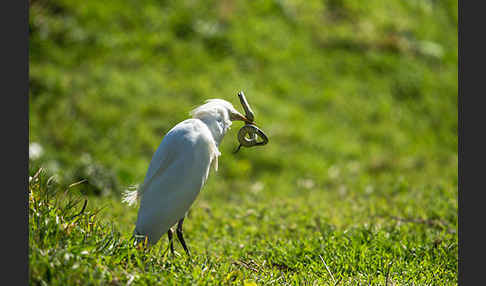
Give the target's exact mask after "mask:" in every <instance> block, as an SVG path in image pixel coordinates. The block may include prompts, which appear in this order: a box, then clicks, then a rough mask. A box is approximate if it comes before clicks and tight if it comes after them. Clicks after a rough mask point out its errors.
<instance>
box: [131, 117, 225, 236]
mask: <svg viewBox="0 0 486 286" xmlns="http://www.w3.org/2000/svg"><path fill="white" fill-rule="evenodd" d="M218 155H219V152H218V150H217V147H216V145H215V142H214V140H213V138H212V135H211V132H210V131H209V129H208V127H207V126H206V125H205V124H204V123H203V122H202V121H200V120H198V119H187V120H185V121H183V122H181V123H179V124H177V125H176V126H175V127H174V128H172V129H171V130H170V131H169V132H168V133H167V134H166V135H165V137H164V139H163V140H162V142H161V143H160V145H159V147H158V148H157V151H156V152H155V154H154V156H153V157H152V160H151V162H150V166H149V168H148V171H147V174H146V176H145V180H144V182H143V184H142V186H141V187H140V189H139V196H141V201H140V208H139V212H138V218H137V224H136V228H135V233H137V234H141V235H147V236H148V239H149V242H150V244H154V243H156V242H157V241H158V240H159V239H160V237H161V236H162V235H163V234H164V233H166V232H167V231H168V229H169V227H171V226H172V225H174V224H175V223H177V221H178V220H180V219H181V218H183V217H184V215H185V213H186V212H187V211H188V209H189V208H190V206H191V205H192V203H193V202H194V200H195V199H196V197H197V195H198V194H199V192H200V190H201V188H202V186H203V185H204V183H205V181H206V179H207V177H208V174H209V168H210V165H211V162H212V161H213V160H217V156H218Z"/></svg>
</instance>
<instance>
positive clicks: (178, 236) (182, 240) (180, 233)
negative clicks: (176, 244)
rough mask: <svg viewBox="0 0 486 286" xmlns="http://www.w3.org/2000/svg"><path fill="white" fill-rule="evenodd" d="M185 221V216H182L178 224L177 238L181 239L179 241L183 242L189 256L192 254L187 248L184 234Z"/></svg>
mask: <svg viewBox="0 0 486 286" xmlns="http://www.w3.org/2000/svg"><path fill="white" fill-rule="evenodd" d="M183 223H184V218H182V219H181V220H180V221H179V223H178V224H177V230H176V233H177V238H178V239H179V241H180V242H181V244H182V247H184V250H185V251H186V253H187V256H190V255H191V254H190V253H189V249H188V248H187V246H186V242H185V241H184V236H183V235H182V224H183Z"/></svg>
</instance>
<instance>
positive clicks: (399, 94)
mask: <svg viewBox="0 0 486 286" xmlns="http://www.w3.org/2000/svg"><path fill="white" fill-rule="evenodd" d="M360 3H361V2H360V1H345V0H342V1H336V0H332V1H229V0H226V1H205V2H201V1H200V2H197V1H144V2H143V4H141V3H140V2H137V1H111V0H108V1H102V2H100V1H65V0H55V1H44V0H36V1H32V2H31V6H30V25H29V26H30V49H29V52H30V94H29V130H30V134H29V140H30V142H31V143H32V142H37V143H39V144H40V145H41V146H42V147H43V153H42V154H41V156H40V157H38V158H32V159H31V160H30V161H29V165H30V166H29V169H30V175H31V176H34V174H35V173H36V172H37V171H38V170H39V167H43V168H44V170H45V171H43V172H41V173H40V174H39V175H38V177H37V178H38V181H36V180H35V179H34V180H33V181H31V184H30V188H29V189H30V204H29V207H30V212H29V230H30V231H29V271H30V278H29V279H30V283H31V284H33V285H37V284H45V285H67V284H77V285H99V284H110V283H111V284H114V285H117V284H120V285H122V284H123V285H125V284H126V283H127V282H128V281H131V283H132V284H133V285H144V284H146V285H148V284H153V283H155V282H159V283H161V284H177V285H179V284H210V285H212V284H232V283H235V284H237V285H243V284H244V283H245V281H246V283H249V284H250V285H251V282H255V283H257V284H258V285H260V284H313V283H316V284H318V285H326V284H329V285H334V284H336V283H337V282H339V283H340V285H360V284H362V285H364V284H366V285H367V284H368V283H371V284H372V285H385V282H386V281H388V284H389V285H392V283H393V284H395V285H425V284H433V285H456V284H457V260H458V258H457V180H458V178H457V163H458V159H457V2H456V1H440V2H438V1H375V0H373V1H367V3H366V5H364V4H360ZM240 90H243V91H244V92H245V95H246V97H247V99H248V101H249V102H250V104H251V106H252V108H253V109H254V111H255V114H256V120H257V122H258V123H259V126H261V128H262V129H263V130H264V131H265V132H266V134H267V135H268V136H269V140H270V141H269V143H268V145H266V146H263V147H257V148H253V149H242V150H241V151H240V152H239V153H237V154H232V151H233V150H234V148H236V146H237V140H236V135H237V131H238V129H239V127H240V126H241V124H238V123H235V124H234V125H233V128H232V130H230V132H229V133H228V134H227V135H226V137H225V139H224V140H223V143H222V145H221V146H220V151H221V152H222V156H221V157H220V160H219V165H220V168H219V171H218V172H217V173H215V172H213V171H212V172H211V174H210V178H209V180H208V182H207V184H206V186H205V187H204V189H203V191H202V192H201V194H200V196H199V197H198V199H197V201H196V202H195V204H194V206H193V208H192V209H191V212H190V213H189V217H188V219H187V220H186V221H185V223H184V229H185V237H186V241H187V243H188V245H189V247H190V249H191V251H192V254H193V256H192V257H191V258H190V259H188V258H187V257H185V254H184V252H183V251H182V248H181V247H180V246H179V245H177V248H176V250H177V251H178V252H180V253H181V256H176V257H171V256H162V254H163V252H164V251H165V249H166V247H167V241H166V239H163V240H162V241H161V242H160V243H159V244H157V245H156V246H155V247H154V248H153V249H150V250H148V251H142V250H137V249H134V248H133V247H131V246H130V243H129V238H130V235H131V233H132V231H133V227H134V222H135V219H136V212H137V208H136V207H128V206H126V205H124V204H121V199H120V193H121V192H122V191H123V190H124V189H125V188H127V187H128V186H129V185H131V184H136V183H140V182H141V181H142V180H143V177H144V175H145V172H146V170H147V167H148V164H149V162H150V159H151V156H152V154H153V152H154V151H155V149H156V148H157V146H158V144H159V143H160V141H161V140H162V138H163V135H164V134H165V133H166V132H167V131H168V130H169V129H170V128H171V127H172V126H173V125H175V124H176V123H178V122H179V121H181V120H183V119H185V118H187V117H188V112H189V111H190V110H191V109H192V108H193V107H195V106H197V105H199V104H201V103H202V102H204V100H206V99H209V98H224V99H226V100H229V101H231V102H233V103H234V104H235V106H237V108H238V109H240V110H241V108H240V106H239V102H238V98H237V96H236V94H237V92H238V91H240ZM181 175H183V174H181ZM52 176H54V177H53V179H51V180H50V182H49V184H48V183H47V179H48V178H50V177H52ZM83 179H86V181H85V182H84V183H82V184H79V185H77V186H73V187H71V188H69V191H67V192H65V190H66V189H68V186H69V185H70V184H72V183H74V182H78V181H81V180H83ZM71 193H75V194H76V195H70V194H71ZM84 199H86V200H87V202H88V203H87V207H86V209H85V210H84V212H83V213H82V214H80V215H78V216H76V217H73V216H74V215H76V214H77V213H79V212H80V210H81V209H82V206H83V203H84ZM73 200H79V202H78V204H77V205H76V206H72V205H71V203H72V201H73ZM95 226H96V227H95ZM326 265H327V267H326Z"/></svg>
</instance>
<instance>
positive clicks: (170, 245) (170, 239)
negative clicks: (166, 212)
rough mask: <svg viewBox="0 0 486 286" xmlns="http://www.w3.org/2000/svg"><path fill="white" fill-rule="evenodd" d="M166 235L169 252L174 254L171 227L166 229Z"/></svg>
mask: <svg viewBox="0 0 486 286" xmlns="http://www.w3.org/2000/svg"><path fill="white" fill-rule="evenodd" d="M167 236H168V237H169V247H170V253H172V254H174V241H173V240H172V229H171V228H169V230H168V231H167Z"/></svg>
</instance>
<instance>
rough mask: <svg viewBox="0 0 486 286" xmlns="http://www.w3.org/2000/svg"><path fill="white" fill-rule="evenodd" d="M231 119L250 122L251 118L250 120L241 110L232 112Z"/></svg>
mask: <svg viewBox="0 0 486 286" xmlns="http://www.w3.org/2000/svg"><path fill="white" fill-rule="evenodd" d="M230 120H231V121H237V120H241V121H244V122H247V123H250V120H248V118H246V117H245V116H244V115H242V114H241V113H239V112H236V113H233V112H232V113H231V114H230Z"/></svg>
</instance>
